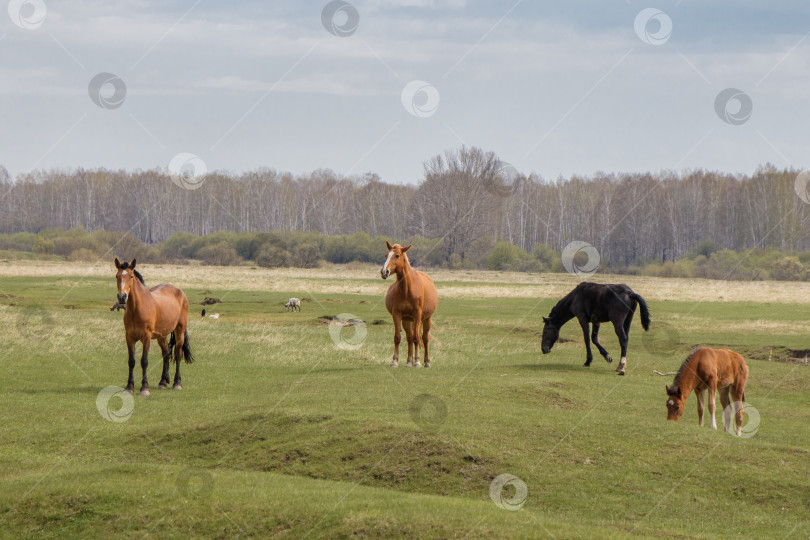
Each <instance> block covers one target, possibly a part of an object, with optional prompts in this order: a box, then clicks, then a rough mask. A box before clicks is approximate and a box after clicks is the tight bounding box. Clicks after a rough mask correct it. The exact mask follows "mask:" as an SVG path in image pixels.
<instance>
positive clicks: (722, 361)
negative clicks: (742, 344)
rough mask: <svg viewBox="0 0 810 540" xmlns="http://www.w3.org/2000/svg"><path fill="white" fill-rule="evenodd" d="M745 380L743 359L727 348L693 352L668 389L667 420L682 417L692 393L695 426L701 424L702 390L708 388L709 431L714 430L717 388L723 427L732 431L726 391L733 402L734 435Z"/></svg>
mask: <svg viewBox="0 0 810 540" xmlns="http://www.w3.org/2000/svg"><path fill="white" fill-rule="evenodd" d="M747 380H748V366H746V365H745V360H744V359H743V357H742V356H741V355H740V354H738V353H736V352H734V351H730V350H728V349H710V348H708V347H701V348H700V349H698V350H696V351H695V352H693V353H692V354H691V355H689V357H688V358H687V359H686V360H684V362H683V364H681V369H679V370H678V374H677V375H675V382H673V383H672V386H671V387H670V386H667V387H666V389H667V396H668V397H667V420H678V419H679V418H680V417H681V415H682V414H683V410H684V406H685V402H686V398H687V397H689V393H690V392H691V391H692V390H694V391H695V395H696V396H697V410H698V425H701V426H702V425H703V405H704V396H705V394H704V391H705V390H706V389H707V388H708V389H709V414H710V415H711V417H712V429H717V422H716V421H715V419H714V410H715V393H716V392H717V389H718V388H719V389H720V403H721V405H723V427H724V428H725V430H726V431H729V430H730V429H731V410H730V409H729V407H728V406H729V403H730V400H729V397H728V395H729V391H730V392H731V398H732V399H733V400H734V413H735V423H736V424H737V430H736V431H737V435H740V430H741V426H742V422H743V402H744V401H745V383H746V381H747Z"/></svg>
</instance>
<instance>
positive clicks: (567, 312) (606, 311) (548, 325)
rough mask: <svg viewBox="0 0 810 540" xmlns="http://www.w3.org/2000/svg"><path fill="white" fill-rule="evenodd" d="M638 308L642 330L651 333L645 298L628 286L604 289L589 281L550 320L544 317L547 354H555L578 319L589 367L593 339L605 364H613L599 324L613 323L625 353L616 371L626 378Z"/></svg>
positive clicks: (570, 296) (614, 286) (591, 357)
mask: <svg viewBox="0 0 810 540" xmlns="http://www.w3.org/2000/svg"><path fill="white" fill-rule="evenodd" d="M636 304H638V306H639V307H640V308H641V326H642V327H643V328H644V330H649V329H650V310H649V309H648V308H647V303H646V302H645V301H644V299H643V298H642V297H641V295H639V294H636V293H634V292H633V290H632V289H630V287H628V286H627V285H624V284H621V285H603V284H599V283H590V282H587V281H584V282H582V283H580V284H579V285H577V286H576V287H575V288H574V290H573V291H571V292H570V293H568V294H567V295H566V296H565V297H564V298H563V299H562V300H560V301H559V302H557V305H556V306H554V307H553V308H552V309H551V313H550V314H549V316H548V317H543V323H544V324H543V341H542V345H541V348H542V350H543V354H548V353H549V352H551V348H552V347H553V346H554V344H555V343H556V342H557V339H558V338H559V337H560V328H561V327H562V325H564V324H565V323H567V322H568V321H570V320H571V319H573V318H574V317H576V318H577V320H578V321H579V325H580V326H581V327H582V334H583V336H584V337H585V348H586V349H587V351H588V353H587V357H586V359H585V365H586V366H590V365H591V362H592V361H593V353H592V352H591V339H592V340H593V344H594V345H596V348H597V349H599V353H600V354H601V355H602V356H603V357H604V358H605V360H607V362H608V363H610V362H613V358H612V357H611V356H610V355H609V354H608V352H607V350H606V349H605V348H604V347H602V345H601V344H600V343H599V324H600V323H603V322H611V323H613V328H614V330H615V331H616V336H618V338H619V345H620V346H621V349H622V356H621V360H619V367H617V368H616V371H618V372H619V375H624V368H625V366H626V364H627V342H628V336H629V334H630V323H632V322H633V314H634V313H635V312H636ZM588 324H593V332H592V333H590V336H589V335H588V334H589V332H588Z"/></svg>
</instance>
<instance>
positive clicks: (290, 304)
mask: <svg viewBox="0 0 810 540" xmlns="http://www.w3.org/2000/svg"><path fill="white" fill-rule="evenodd" d="M288 309H292V310H293V311H295V310H296V309H298V311H301V300H299V299H298V298H290V299H289V300H287V303H286V304H284V311H287V310H288Z"/></svg>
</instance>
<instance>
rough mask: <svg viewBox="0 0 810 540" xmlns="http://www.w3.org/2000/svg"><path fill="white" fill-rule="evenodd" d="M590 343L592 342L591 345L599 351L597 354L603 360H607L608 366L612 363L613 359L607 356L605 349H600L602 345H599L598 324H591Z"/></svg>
mask: <svg viewBox="0 0 810 540" xmlns="http://www.w3.org/2000/svg"><path fill="white" fill-rule="evenodd" d="M591 341H593V344H594V345H596V348H597V349H599V354H601V355H602V356H603V357H604V358H605V360H607V363H608V364H610V363H611V362H613V357H611V356H610V355H609V354H608V352H607V349H605V348H604V347H602V344H601V343H599V323H598V322H595V323H593V330H592V331H591Z"/></svg>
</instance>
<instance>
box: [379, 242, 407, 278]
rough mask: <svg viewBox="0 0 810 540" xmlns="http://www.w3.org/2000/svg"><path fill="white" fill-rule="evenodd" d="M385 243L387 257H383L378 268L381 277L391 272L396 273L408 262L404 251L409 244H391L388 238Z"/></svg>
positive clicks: (386, 276) (385, 276)
mask: <svg viewBox="0 0 810 540" xmlns="http://www.w3.org/2000/svg"><path fill="white" fill-rule="evenodd" d="M385 245H386V246H387V247H388V257H387V258H386V259H385V263H383V265H382V268H380V275H381V276H382V278H383V279H387V278H388V276H390V275H391V274H392V273H393V274H396V273H397V272H401V271H402V270H404V269H405V266H406V265H407V264H408V256H407V255H405V252H406V251H408V250H409V249H410V248H411V246H410V245H408V246H405V247H402V246H400V245H399V244H394V245H393V246H392V245H391V243H390V242H388V240H386V241H385Z"/></svg>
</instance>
